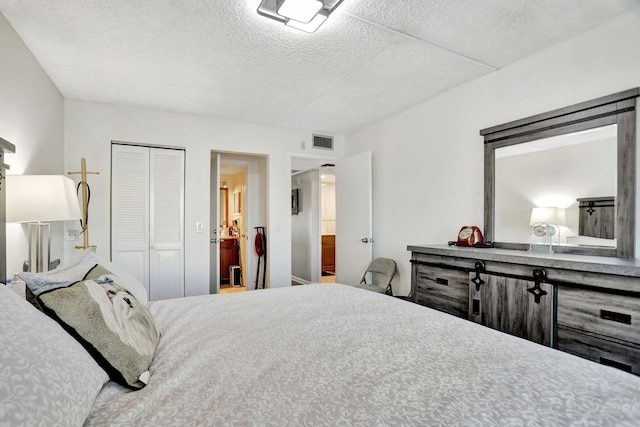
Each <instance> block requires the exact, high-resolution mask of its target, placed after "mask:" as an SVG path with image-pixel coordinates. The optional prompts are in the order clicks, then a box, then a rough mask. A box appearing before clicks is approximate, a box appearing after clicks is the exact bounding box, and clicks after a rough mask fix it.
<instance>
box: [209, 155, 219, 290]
mask: <svg viewBox="0 0 640 427" xmlns="http://www.w3.org/2000/svg"><path fill="white" fill-rule="evenodd" d="M219 171H220V155H219V154H213V153H212V154H211V175H210V179H209V189H210V194H209V200H210V202H209V203H210V209H209V216H210V218H209V224H210V227H209V230H210V231H209V239H210V240H209V293H210V294H217V293H220V240H219V236H218V230H219V227H220V209H219V206H220V172H219Z"/></svg>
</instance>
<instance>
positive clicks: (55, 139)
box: [0, 13, 65, 274]
mask: <svg viewBox="0 0 640 427" xmlns="http://www.w3.org/2000/svg"><path fill="white" fill-rule="evenodd" d="M0 58H2V66H0V137H2V138H4V139H6V140H7V141H9V142H11V143H12V144H14V145H15V146H16V153H15V154H7V155H6V159H5V160H6V162H7V163H8V164H9V165H10V168H11V169H10V170H9V171H8V173H9V174H15V175H21V174H30V175H49V174H51V175H59V174H63V173H65V171H64V168H63V166H64V161H63V159H64V155H63V144H64V132H63V130H64V127H63V123H64V98H63V97H62V95H61V94H60V91H59V90H58V89H57V88H56V86H55V85H54V84H53V82H52V81H51V79H49V77H48V76H47V75H46V74H45V72H44V71H43V70H42V68H41V67H40V64H38V62H37V61H36V60H35V58H34V57H33V56H32V55H31V52H30V51H29V50H28V49H27V47H26V46H25V45H24V43H23V42H22V40H21V39H20V38H19V37H18V36H17V34H16V33H15V31H13V28H12V27H11V25H9V23H8V22H7V20H6V19H5V17H4V15H2V14H1V13H0ZM51 252H52V259H55V258H58V257H60V256H61V255H62V224H59V223H58V224H54V226H53V227H52V248H51ZM26 258H27V242H26V226H23V225H20V224H7V272H8V273H9V274H12V273H16V272H19V271H22V262H23V261H24V260H25V259H26Z"/></svg>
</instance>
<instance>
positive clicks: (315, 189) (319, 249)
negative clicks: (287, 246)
mask: <svg viewBox="0 0 640 427" xmlns="http://www.w3.org/2000/svg"><path fill="white" fill-rule="evenodd" d="M291 165H292V170H291V190H292V192H291V197H292V212H291V214H292V216H291V248H292V251H291V283H292V285H298V284H307V283H314V282H335V239H336V236H335V229H336V202H335V200H336V193H335V167H334V164H333V161H332V160H327V159H310V158H292V159H291Z"/></svg>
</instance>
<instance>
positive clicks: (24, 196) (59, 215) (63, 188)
mask: <svg viewBox="0 0 640 427" xmlns="http://www.w3.org/2000/svg"><path fill="white" fill-rule="evenodd" d="M6 188H7V192H6V197H7V198H6V202H7V207H6V212H7V222H37V221H66V220H73V219H80V218H82V213H81V211H80V204H79V203H78V196H77V194H76V187H75V184H74V183H73V180H71V179H69V178H67V177H66V176H62V175H7V187H6Z"/></svg>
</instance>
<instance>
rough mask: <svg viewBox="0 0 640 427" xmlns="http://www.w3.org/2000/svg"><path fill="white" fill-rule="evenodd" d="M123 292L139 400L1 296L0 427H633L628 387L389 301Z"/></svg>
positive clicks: (638, 417) (358, 292)
mask: <svg viewBox="0 0 640 427" xmlns="http://www.w3.org/2000/svg"><path fill="white" fill-rule="evenodd" d="M85 268H86V266H85ZM123 282H126V280H123ZM133 288H135V286H133V285H132V289H131V294H132V295H137V296H138V297H139V299H140V300H141V301H142V303H143V304H144V305H145V306H146V307H147V308H148V311H149V312H150V313H151V315H152V317H153V319H154V321H155V327H157V330H158V331H159V333H160V338H159V341H158V342H157V347H156V348H155V352H154V355H153V359H152V361H151V363H150V366H149V368H148V372H149V374H150V376H149V378H148V383H147V384H146V386H144V387H142V388H140V389H138V390H132V389H130V388H127V387H125V386H123V385H120V384H118V383H117V382H116V381H114V380H110V379H109V377H108V375H107V374H106V373H105V371H104V370H103V369H102V368H101V366H99V365H98V364H97V363H96V362H95V360H94V359H93V358H92V357H90V356H89V355H88V352H87V351H86V349H85V347H83V346H82V345H79V344H78V342H77V341H76V340H74V339H73V338H72V337H71V335H70V334H69V333H68V332H67V331H65V330H64V329H63V328H62V327H60V326H59V325H58V323H56V322H55V321H54V320H53V319H52V318H50V317H49V316H47V315H45V314H43V313H42V312H40V311H39V310H38V309H36V308H35V307H33V306H32V305H31V304H29V303H28V302H27V301H25V300H24V299H22V298H20V297H19V296H18V295H17V294H16V293H14V292H12V291H11V290H9V289H7V288H6V287H5V286H0V304H2V307H0V348H2V353H1V355H0V426H13V425H65V426H72V425H83V424H84V425H86V426H107V425H108V426H208V425H216V426H217V425H229V426H232V425H242V426H270V425H272V426H285V425H292V426H293V425H295V426H305V425H308V426H317V425H348V426H374V425H375V426H377V425H447V426H470V425H541V426H552V425H553V426H559V425H602V426H612V425H616V426H624V425H627V426H637V425H639V424H640V378H638V377H636V376H633V375H631V374H628V373H625V372H622V371H620V370H616V369H614V368H611V367H607V366H602V365H598V364H595V363H593V362H590V361H587V360H583V359H580V358H578V357H575V356H572V355H570V354H567V353H562V352H559V351H556V350H553V349H551V348H547V347H544V346H540V345H537V344H534V343H531V342H528V341H525V340H522V339H519V338H515V337H512V336H509V335H506V334H503V333H500V332H497V331H494V330H492V329H489V328H485V327H482V326H480V325H477V324H475V323H472V322H468V321H465V320H462V319H459V318H456V317H453V316H450V315H447V314H444V313H441V312H438V311H435V310H431V309H428V308H426V307H423V306H419V305H417V304H413V303H411V302H408V301H405V300H402V299H399V298H394V297H390V296H387V295H383V294H377V293H375V292H369V291H366V290H362V289H358V288H354V287H351V286H345V285H341V284H311V285H303V286H294V287H287V288H277V289H265V290H258V291H251V292H244V293H232V294H223V295H206V296H195V297H186V298H180V299H172V300H162V301H154V302H147V301H145V296H144V295H142V294H141V293H140V289H139V288H136V289H133Z"/></svg>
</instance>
